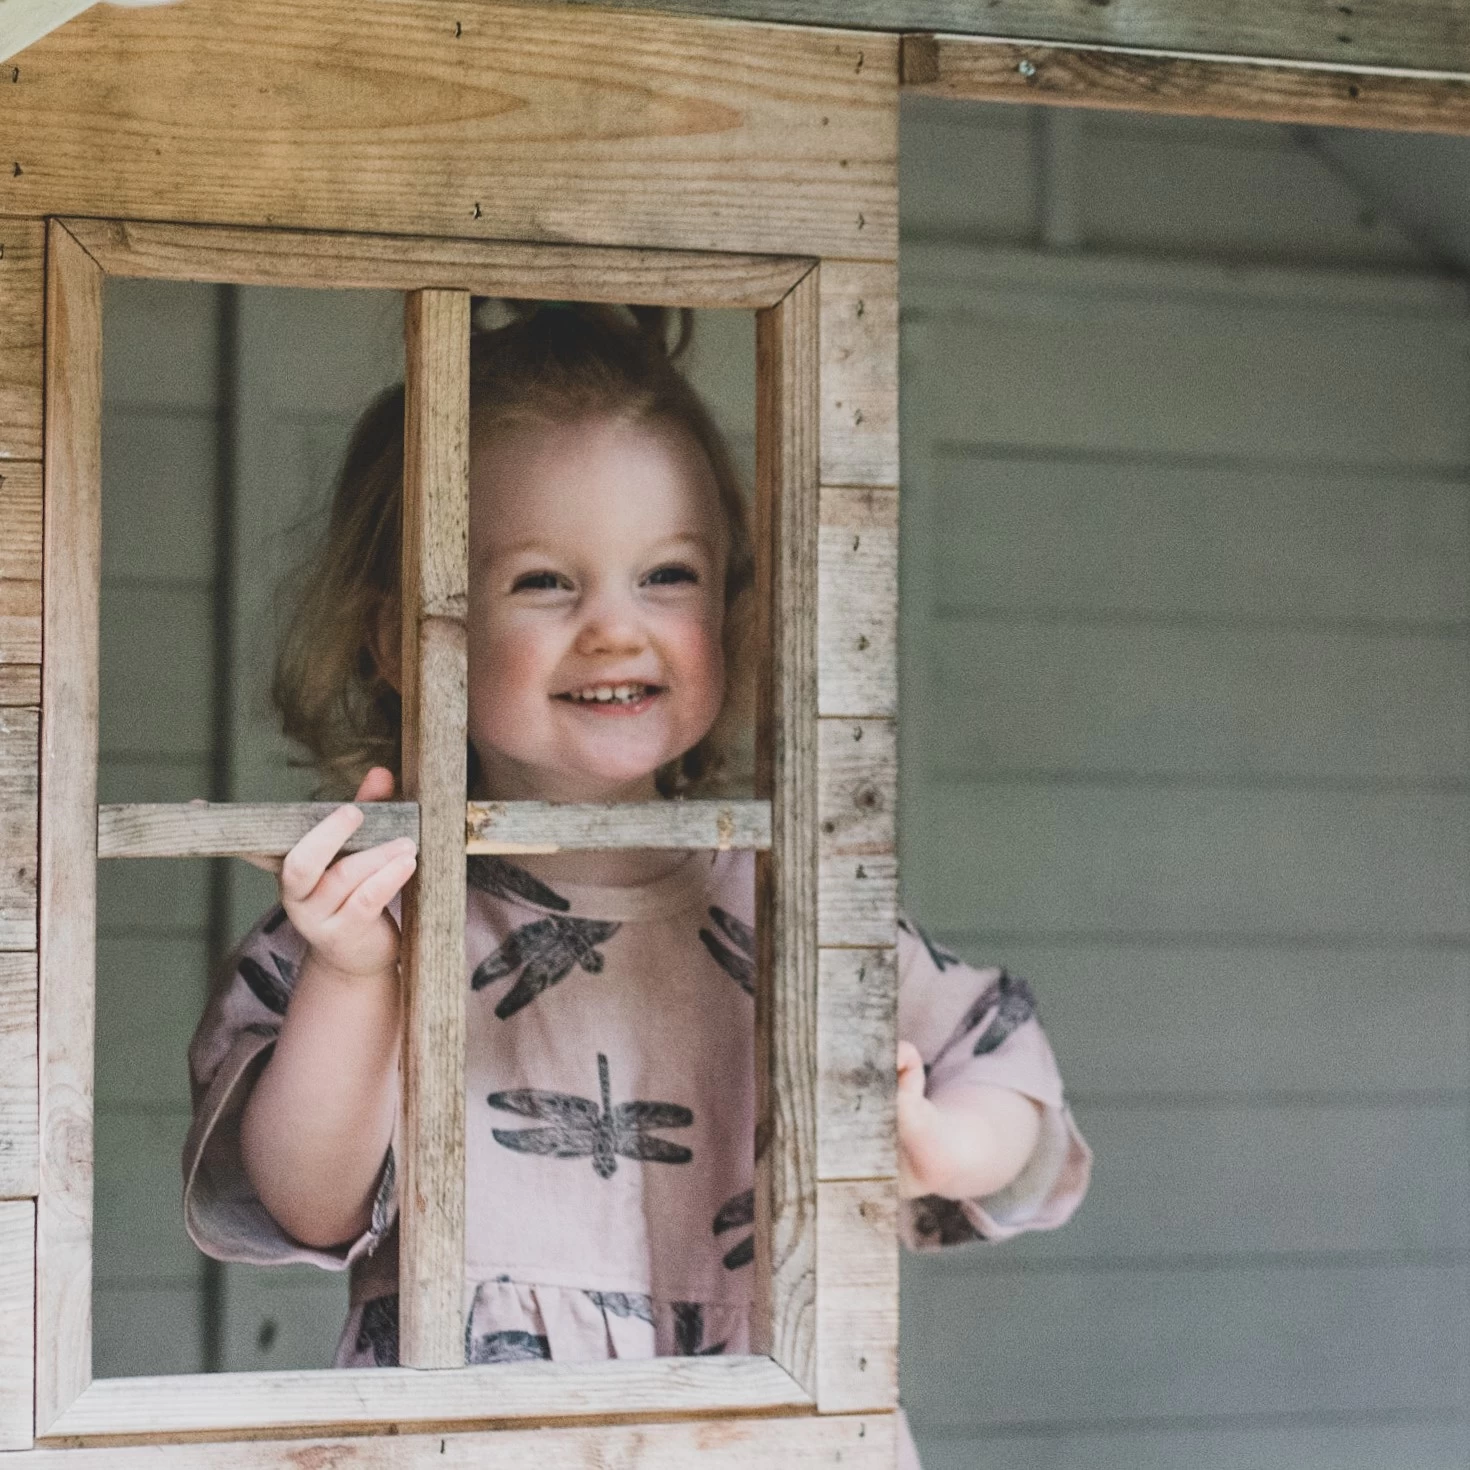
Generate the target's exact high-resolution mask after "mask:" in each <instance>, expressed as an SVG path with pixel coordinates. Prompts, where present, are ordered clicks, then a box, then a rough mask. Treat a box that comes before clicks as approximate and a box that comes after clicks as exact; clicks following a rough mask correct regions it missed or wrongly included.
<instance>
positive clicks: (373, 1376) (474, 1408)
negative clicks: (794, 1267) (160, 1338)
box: [46, 1267, 812, 1445]
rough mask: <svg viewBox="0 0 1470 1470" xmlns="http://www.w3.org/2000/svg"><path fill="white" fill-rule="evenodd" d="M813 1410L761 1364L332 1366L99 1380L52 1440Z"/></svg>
mask: <svg viewBox="0 0 1470 1470" xmlns="http://www.w3.org/2000/svg"><path fill="white" fill-rule="evenodd" d="M462 1270H463V1268H462V1267H461V1271H462ZM811 1407H812V1404H811V1399H810V1398H809V1397H808V1396H807V1395H806V1393H804V1392H803V1390H802V1389H801V1387H800V1385H798V1384H796V1383H794V1382H793V1381H792V1379H791V1377H790V1375H788V1374H787V1373H785V1372H783V1371H782V1369H781V1368H780V1367H778V1366H777V1365H776V1364H775V1363H773V1362H771V1360H770V1359H769V1358H763V1357H745V1358H648V1359H642V1360H633V1359H624V1360H618V1359H613V1360H611V1361H609V1362H603V1363H496V1364H493V1365H490V1366H488V1367H475V1368H466V1367H463V1366H460V1367H456V1368H449V1369H442V1370H440V1371H437V1372H434V1373H423V1372H419V1371H416V1370H415V1369H412V1368H328V1369H323V1370H322V1371H320V1372H300V1373H211V1374H193V1375H189V1376H185V1377H167V1378H106V1379H99V1380H98V1381H97V1382H95V1383H93V1384H92V1385H91V1386H90V1387H89V1388H88V1389H87V1390H86V1392H85V1393H83V1394H82V1395H81V1396H80V1397H79V1398H78V1399H77V1400H76V1401H75V1402H74V1403H73V1404H72V1405H71V1406H70V1408H69V1409H68V1410H67V1411H66V1413H65V1414H63V1415H62V1416H61V1418H60V1419H59V1420H56V1421H55V1422H53V1423H52V1425H51V1426H50V1429H49V1432H48V1435H47V1436H46V1437H47V1438H49V1439H50V1440H52V1441H60V1442H65V1443H67V1444H71V1445H83V1444H97V1443H104V1442H118V1441H122V1442H127V1441H134V1440H144V1439H158V1440H170V1439H193V1440H198V1439H202V1438H216V1439H248V1438H254V1437H256V1436H258V1435H261V1434H273V1435H276V1436H282V1435H291V1434H318V1433H323V1432H331V1431H336V1432H339V1433H353V1432H357V1433H363V1432H368V1433H370V1432H371V1431H373V1430H374V1429H378V1430H381V1429H383V1428H386V1427H387V1426H390V1425H401V1426H403V1427H405V1428H410V1429H416V1428H421V1427H430V1426H432V1427H434V1428H440V1429H445V1430H449V1429H455V1428H457V1429H464V1428H468V1427H471V1426H480V1427H487V1426H491V1425H498V1424H505V1425H513V1424H516V1423H525V1422H526V1421H528V1420H529V1421H534V1422H538V1423H541V1422H545V1423H556V1422H566V1421H568V1420H577V1419H595V1420H599V1421H603V1422H606V1421H608V1420H616V1419H624V1420H627V1419H638V1418H660V1417H668V1416H670V1415H682V1414H723V1415H742V1414H770V1413H779V1412H782V1411H786V1412H791V1411H793V1410H802V1409H808V1410H809V1409H810V1408H811Z"/></svg>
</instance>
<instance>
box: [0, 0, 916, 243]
mask: <svg viewBox="0 0 1470 1470" xmlns="http://www.w3.org/2000/svg"><path fill="white" fill-rule="evenodd" d="M185 60H186V61H187V64H185ZM14 65H15V66H16V67H18V68H19V76H18V78H17V79H16V80H15V81H14V82H13V83H9V82H8V83H7V85H6V86H4V87H3V88H0V136H3V137H4V138H5V146H6V156H5V162H4V167H3V169H0V211H3V212H4V213H8V214H13V215H22V216H29V217H32V218H39V217H42V216H46V215H81V214H86V215H94V216H104V217H110V218H118V219H156V220H184V221H196V222H213V223H232V224H237V225H260V226H270V227H290V228H295V229H306V230H340V229H342V228H344V226H345V227H349V228H360V227H362V226H363V225H364V224H370V226H371V228H372V229H373V230H374V231H381V232H383V233H384V234H423V235H433V236H438V237H441V238H463V237H470V238H475V239H481V240H506V239H518V240H542V241H546V242H548V243H552V244H556V245H563V244H567V243H569V242H573V243H578V244H587V245H632V246H652V247H655V248H672V249H686V250H731V251H742V252H759V253H768V254H773V255H782V254H800V255H809V254H810V255H828V256H841V257H853V258H859V259H882V260H891V259H893V258H894V257H895V256H896V255H897V250H898V209H897V169H898V41H897V38H896V37H892V36H889V37H873V36H859V35H853V34H851V33H846V32H843V31H836V30H814V31H803V30H794V29H792V28H790V27H786V26H740V27H733V26H731V25H729V24H728V23H725V22H721V21H708V20H684V21H671V20H669V19H668V18H667V17H649V16H637V15H604V14H597V13H595V12H586V11H572V10H568V9H566V8H565V7H555V6H545V5H517V4H508V3H504V0H463V3H462V4H460V5H458V6H457V7H455V8H454V9H453V13H452V14H451V13H450V12H449V11H447V10H445V9H444V8H443V7H442V6H441V5H439V4H435V3H432V0H407V3H405V0H319V3H317V4H315V5H313V6H312V7H311V9H310V10H304V9H303V8H302V7H301V6H300V5H298V4H295V3H293V0H190V3H189V4H187V5H173V6H168V5H165V6H158V7H151V8H133V9H128V8H118V7H113V6H106V5H99V6H97V7H95V8H94V9H92V10H90V11H88V12H87V13H86V14H84V15H81V16H79V17H78V18H77V19H76V20H74V21H72V22H71V23H70V24H69V25H66V26H63V27H62V28H61V29H60V30H58V31H55V32H53V33H52V34H51V35H49V36H47V37H45V39H44V40H41V41H39V42H37V43H36V45H34V46H33V47H31V48H30V49H29V50H28V51H27V52H26V53H24V55H23V56H21V57H18V58H16V61H15V63H14ZM119 76H125V77H127V78H128V79H129V84H128V85H127V86H125V87H119V86H116V85H115V84H114V83H115V79H116V78H117V77H119Z"/></svg>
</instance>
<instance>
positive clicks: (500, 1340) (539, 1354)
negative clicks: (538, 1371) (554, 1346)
mask: <svg viewBox="0 0 1470 1470" xmlns="http://www.w3.org/2000/svg"><path fill="white" fill-rule="evenodd" d="M465 1336H466V1338H467V1339H468V1340H467V1341H466V1343H465V1356H464V1360H465V1362H466V1363H529V1362H533V1361H535V1360H537V1359H540V1358H549V1357H550V1356H551V1342H550V1340H549V1339H548V1338H545V1337H543V1336H542V1335H541V1334H540V1333H539V1332H524V1331H520V1330H518V1329H516V1328H509V1329H507V1330H505V1331H503V1332H481V1333H479V1334H478V1335H477V1336H473V1337H471V1336H470V1334H469V1333H468V1332H466V1334H465Z"/></svg>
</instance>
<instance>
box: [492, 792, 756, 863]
mask: <svg viewBox="0 0 1470 1470" xmlns="http://www.w3.org/2000/svg"><path fill="white" fill-rule="evenodd" d="M465 828H466V850H467V851H469V852H503V853H516V852H559V851H561V850H562V849H564V848H602V849H613V848H619V847H662V848H678V847H695V848H718V849H720V850H721V851H723V850H725V849H727V848H755V849H757V850H761V849H764V848H768V847H770V845H771V804H770V802H768V801H649V802H620V803H608V804H607V805H595V804H588V805H573V804H566V805H560V804H556V803H553V802H541V801H472V802H470V804H469V808H468V812H467V815H466V818H465Z"/></svg>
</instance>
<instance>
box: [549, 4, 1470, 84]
mask: <svg viewBox="0 0 1470 1470" xmlns="http://www.w3.org/2000/svg"><path fill="white" fill-rule="evenodd" d="M575 3H577V4H582V5H595V6H596V7H597V8H598V9H601V10H642V11H647V10H658V11H664V12H671V13H673V14H677V15H704V16H728V17H730V18H732V19H738V20H754V21H781V22H785V23H787V24H792V23H794V24H798V25H837V24H841V25H844V26H864V27H870V28H872V29H874V30H879V31H952V32H956V33H960V34H964V33H969V34H970V35H982V36H1006V37H1022V38H1025V39H1036V38H1041V39H1045V40H1048V41H1058V42H1063V43H1073V44H1077V45H1094V46H1101V45H1116V46H1136V47H1141V48H1145V49H1148V50H1156V51H1189V52H1200V51H1206V52H1214V53H1217V54H1219V55H1221V56H1225V57H1231V56H1250V57H1288V58H1290V59H1291V60H1294V61H1315V62H1323V63H1326V64H1328V65H1336V66H1352V65H1357V66H1395V67H1419V68H1423V69H1424V70H1427V71H1444V70H1447V69H1448V70H1456V71H1470V34H1467V32H1466V29H1465V26H1464V24H1463V21H1462V19H1461V17H1460V13H1459V11H1458V10H1457V9H1456V8H1455V6H1454V5H1446V4H1445V3H1443V0H1400V3H1398V4H1395V5H1394V6H1392V7H1391V8H1388V9H1369V8H1367V7H1363V6H1350V7H1343V6H1340V5H1319V4H1316V3H1314V0H1284V3H1280V4H1273V3H1272V0H1241V3H1237V4H1234V5H1231V6H1229V7H1221V6H1219V5H1211V4H1209V3H1208V0H1185V3H1171V0H1138V3H1134V4H1129V5H1126V6H1107V5H1097V4H1088V5H1077V4H1075V3H1073V0H1006V3H1005V4H1003V5H986V6H979V5H977V4H976V3H975V0H575Z"/></svg>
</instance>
